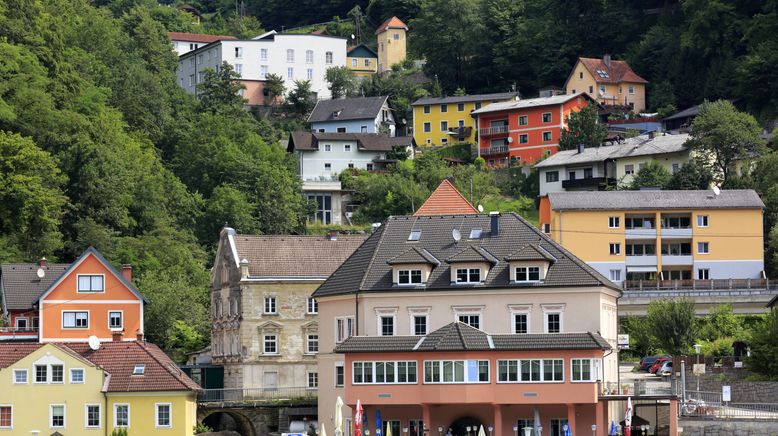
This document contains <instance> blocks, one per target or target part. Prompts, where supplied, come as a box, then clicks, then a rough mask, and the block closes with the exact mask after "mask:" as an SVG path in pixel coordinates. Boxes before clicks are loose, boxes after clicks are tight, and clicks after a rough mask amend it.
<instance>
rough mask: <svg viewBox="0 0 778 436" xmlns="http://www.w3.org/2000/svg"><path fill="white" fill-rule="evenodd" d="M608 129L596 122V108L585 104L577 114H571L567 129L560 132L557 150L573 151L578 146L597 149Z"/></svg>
mask: <svg viewBox="0 0 778 436" xmlns="http://www.w3.org/2000/svg"><path fill="white" fill-rule="evenodd" d="M607 134H608V129H607V128H606V127H605V126H604V125H602V124H599V123H598V122H597V106H596V105H594V104H587V105H586V106H584V107H583V108H582V109H581V110H580V111H578V112H571V113H570V117H569V118H568V120H567V127H566V128H565V129H563V130H562V135H561V137H560V138H559V148H560V149H562V150H574V149H576V148H577V147H578V145H579V144H583V145H584V146H586V147H599V146H600V144H602V141H603V140H604V139H605V136H607Z"/></svg>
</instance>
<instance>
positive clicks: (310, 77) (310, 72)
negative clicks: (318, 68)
mask: <svg viewBox="0 0 778 436" xmlns="http://www.w3.org/2000/svg"><path fill="white" fill-rule="evenodd" d="M305 77H306V78H307V79H308V80H313V68H308V69H306V70H305Z"/></svg>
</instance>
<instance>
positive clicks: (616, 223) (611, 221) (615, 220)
mask: <svg viewBox="0 0 778 436" xmlns="http://www.w3.org/2000/svg"><path fill="white" fill-rule="evenodd" d="M608 228H609V229H619V228H621V217H620V216H609V217H608Z"/></svg>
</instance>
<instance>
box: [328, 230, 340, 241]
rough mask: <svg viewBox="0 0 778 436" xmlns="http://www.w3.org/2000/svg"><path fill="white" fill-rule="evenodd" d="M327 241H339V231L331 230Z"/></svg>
mask: <svg viewBox="0 0 778 436" xmlns="http://www.w3.org/2000/svg"><path fill="white" fill-rule="evenodd" d="M327 239H329V240H330V241H337V240H338V231H337V230H330V231H329V232H328V234H327Z"/></svg>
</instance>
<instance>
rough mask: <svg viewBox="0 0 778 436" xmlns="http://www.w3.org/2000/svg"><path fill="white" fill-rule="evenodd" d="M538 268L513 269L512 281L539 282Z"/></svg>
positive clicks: (520, 267)
mask: <svg viewBox="0 0 778 436" xmlns="http://www.w3.org/2000/svg"><path fill="white" fill-rule="evenodd" d="M540 269H541V268H540V267H539V266H519V267H516V269H515V276H514V280H515V281H517V282H538V281H540Z"/></svg>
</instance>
